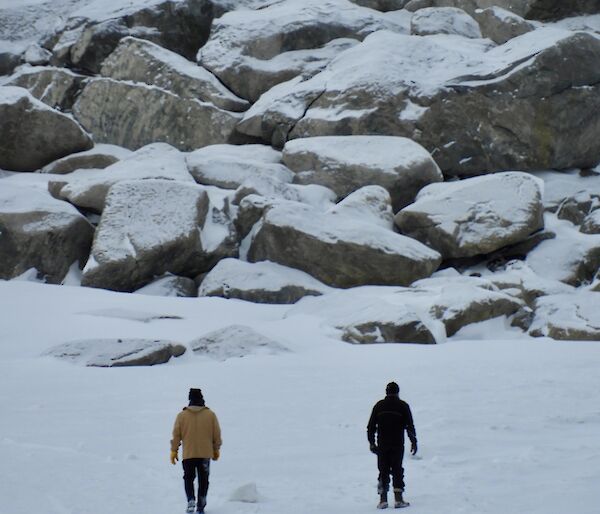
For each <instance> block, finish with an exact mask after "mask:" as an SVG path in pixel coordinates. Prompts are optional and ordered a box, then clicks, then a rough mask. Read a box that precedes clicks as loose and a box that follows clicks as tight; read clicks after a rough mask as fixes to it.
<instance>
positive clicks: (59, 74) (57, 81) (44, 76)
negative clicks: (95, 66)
mask: <svg viewBox="0 0 600 514" xmlns="http://www.w3.org/2000/svg"><path fill="white" fill-rule="evenodd" d="M84 78H85V77H84V76H83V75H78V74H76V73H73V72H72V71H70V70H66V69H62V68H53V67H42V66H36V67H32V66H23V67H21V68H20V69H19V70H18V71H17V73H16V74H15V75H13V76H12V77H11V78H10V80H8V81H7V82H6V84H5V85H7V86H18V87H22V88H25V89H27V90H28V91H29V92H30V93H31V94H32V95H33V96H34V97H35V98H37V99H38V100H40V101H42V102H44V103H45V104H46V105H49V106H50V107H52V108H53V109H58V110H60V111H69V110H71V108H72V107H73V103H74V102H75V97H76V96H77V94H78V93H79V91H80V90H81V84H82V81H83V79H84Z"/></svg>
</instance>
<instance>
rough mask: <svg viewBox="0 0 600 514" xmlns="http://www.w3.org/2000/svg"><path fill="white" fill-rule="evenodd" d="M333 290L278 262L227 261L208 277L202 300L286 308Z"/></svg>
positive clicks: (202, 291) (202, 290)
mask: <svg viewBox="0 0 600 514" xmlns="http://www.w3.org/2000/svg"><path fill="white" fill-rule="evenodd" d="M330 290H331V288H329V287H328V286H326V285H325V284H323V283H321V282H319V281H318V280H316V279H315V278H313V277H311V276H310V275H308V274H307V273H304V272H302V271H299V270H297V269H293V268H288V267H286V266H281V265H279V264H275V263H274V262H268V261H261V262H255V263H250V262H244V261H240V260H238V259H223V260H222V261H220V262H219V263H218V264H217V265H216V266H215V267H214V268H213V269H212V270H211V271H209V272H208V274H207V275H206V276H205V277H204V279H203V280H202V283H201V284H200V289H199V292H198V296H220V297H222V298H237V299H239V300H246V301H249V302H255V303H283V304H286V303H296V302H297V301H298V300H300V299H301V298H303V297H305V296H319V295H321V294H324V293H327V292H329V291H330Z"/></svg>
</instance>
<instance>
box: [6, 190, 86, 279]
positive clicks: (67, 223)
mask: <svg viewBox="0 0 600 514" xmlns="http://www.w3.org/2000/svg"><path fill="white" fill-rule="evenodd" d="M93 235H94V229H93V228H92V226H91V225H90V224H89V223H88V221H87V220H86V219H85V218H84V217H83V216H82V215H81V214H80V213H79V212H77V210H76V209H75V208H74V207H73V206H72V205H69V204H67V203H65V202H60V201H58V200H55V199H54V198H52V197H51V196H50V195H48V193H46V192H45V191H43V190H40V189H37V188H30V187H22V186H16V185H12V184H9V183H8V182H6V181H3V183H2V186H1V187H0V278H2V279H11V278H14V277H17V276H19V275H21V274H22V273H24V272H25V271H27V270H28V269H30V268H35V269H36V270H37V271H38V274H40V275H43V276H45V278H46V281H47V282H50V283H53V284H58V283H60V282H61V281H62V279H63V278H64V277H65V275H66V274H67V272H68V271H69V268H70V267H71V265H72V264H73V263H75V262H79V263H81V265H83V263H84V262H85V261H86V260H87V257H88V255H89V252H90V247H91V244H92V237H93Z"/></svg>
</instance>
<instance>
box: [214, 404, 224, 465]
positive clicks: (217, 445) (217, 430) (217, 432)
mask: <svg viewBox="0 0 600 514" xmlns="http://www.w3.org/2000/svg"><path fill="white" fill-rule="evenodd" d="M222 444H223V440H222V439H221V426H220V425H219V420H218V419H217V415H216V414H214V413H213V459H214V460H219V457H220V456H221V445H222Z"/></svg>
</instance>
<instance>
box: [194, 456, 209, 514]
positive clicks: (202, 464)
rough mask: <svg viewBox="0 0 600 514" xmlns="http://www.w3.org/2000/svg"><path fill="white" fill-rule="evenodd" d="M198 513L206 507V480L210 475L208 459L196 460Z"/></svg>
mask: <svg viewBox="0 0 600 514" xmlns="http://www.w3.org/2000/svg"><path fill="white" fill-rule="evenodd" d="M197 470H198V512H202V511H203V510H204V507H206V496H207V494H208V478H209V475H210V459H198V465H197Z"/></svg>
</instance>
